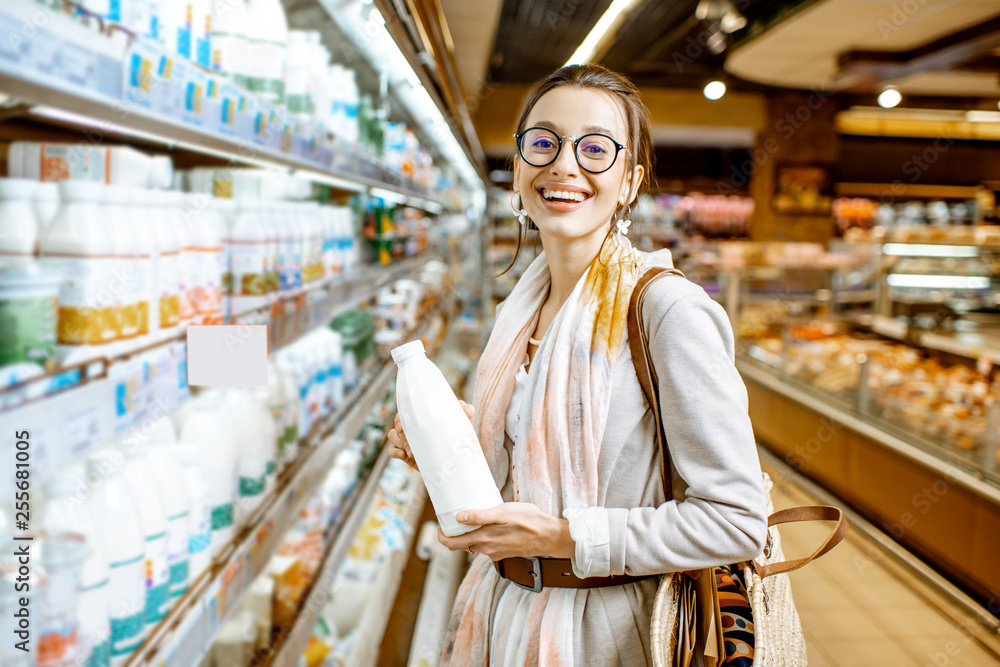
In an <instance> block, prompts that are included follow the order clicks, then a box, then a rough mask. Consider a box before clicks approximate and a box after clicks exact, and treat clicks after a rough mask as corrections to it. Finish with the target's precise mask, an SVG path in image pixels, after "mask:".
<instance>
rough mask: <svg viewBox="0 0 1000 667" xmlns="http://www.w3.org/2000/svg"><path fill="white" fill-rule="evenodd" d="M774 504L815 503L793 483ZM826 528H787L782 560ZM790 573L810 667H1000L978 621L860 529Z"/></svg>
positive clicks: (999, 651)
mask: <svg viewBox="0 0 1000 667" xmlns="http://www.w3.org/2000/svg"><path fill="white" fill-rule="evenodd" d="M772 499H773V500H774V505H775V507H776V508H777V509H781V508H782V507H788V506H791V505H811V504H817V501H816V499H814V498H812V497H810V496H809V495H807V494H806V493H805V492H804V491H803V490H802V489H800V488H799V487H797V486H794V485H792V484H791V483H785V484H783V485H781V486H777V485H776V486H775V489H774V491H773V492H772ZM827 530H828V528H826V527H825V526H824V525H823V524H817V525H815V526H812V525H808V524H797V525H786V526H783V527H782V530H781V537H782V547H783V549H784V552H785V556H786V557H798V556H800V555H804V554H807V553H809V552H811V551H812V550H813V549H815V547H816V546H818V544H819V540H821V539H822V536H823V535H824V534H825V532H826V531H827ZM789 576H790V577H791V581H792V591H793V595H794V596H795V603H796V606H797V608H798V610H799V615H800V616H801V618H802V627H803V631H804V633H805V635H806V642H807V645H808V650H809V665H810V667H868V666H871V667H876V666H878V667H986V666H995V665H1000V641H996V642H994V641H991V639H990V638H989V637H986V638H982V633H981V632H975V631H973V630H971V629H969V627H970V625H971V624H972V623H973V621H972V620H971V619H970V618H968V617H967V616H966V613H965V612H964V611H962V610H961V609H959V608H958V607H956V606H955V605H954V604H953V603H951V602H949V601H948V600H947V599H946V598H944V597H943V596H942V595H941V594H940V593H939V592H938V591H937V590H935V589H933V588H931V587H930V586H929V585H928V584H927V583H926V582H924V581H923V580H921V579H919V578H917V577H916V576H914V575H913V574H912V573H910V571H909V570H906V569H904V568H903V567H902V566H901V565H899V564H898V563H897V562H896V561H895V560H894V559H892V557H891V556H889V555H888V554H886V553H885V552H884V551H882V550H881V549H880V548H879V547H878V545H877V544H876V543H875V542H873V541H871V540H869V538H867V537H866V536H865V535H863V534H862V533H861V532H860V531H857V530H855V531H851V532H850V533H848V536H847V538H846V539H845V540H844V541H843V542H842V543H841V544H840V545H839V546H838V547H837V548H836V549H834V550H833V551H831V552H830V553H828V554H827V555H825V556H823V557H822V558H820V559H818V560H815V561H813V562H812V563H810V564H809V565H808V566H806V567H804V568H802V569H800V570H796V571H795V572H792V573H791V574H790V575H789ZM977 637H979V638H980V639H982V641H985V642H987V643H982V642H981V641H979V640H977ZM994 644H996V645H994Z"/></svg>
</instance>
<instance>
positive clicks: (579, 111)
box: [389, 65, 766, 667]
mask: <svg viewBox="0 0 1000 667" xmlns="http://www.w3.org/2000/svg"><path fill="white" fill-rule="evenodd" d="M515 140H516V143H517V149H518V154H517V157H516V159H515V168H514V173H515V176H514V196H513V198H512V205H513V207H514V210H515V213H517V214H518V215H519V216H520V218H521V220H522V225H524V223H525V222H526V221H527V219H530V221H531V222H533V223H534V224H535V225H537V227H538V230H539V236H540V238H541V242H542V247H543V249H544V252H543V253H541V254H540V255H539V256H538V258H537V259H535V261H534V262H533V263H532V264H531V266H530V267H529V268H528V269H527V270H526V272H525V273H524V275H523V276H522V277H521V279H520V280H519V281H518V283H517V286H516V287H515V288H514V290H513V292H512V293H511V295H510V297H509V298H508V299H507V300H506V301H505V302H504V303H503V304H502V308H500V309H498V314H497V319H496V324H495V325H494V328H493V332H492V334H491V335H490V339H489V342H488V343H487V345H486V349H485V351H484V352H483V355H482V358H481V360H480V362H479V368H478V371H477V374H476V384H475V399H474V403H475V406H474V409H473V408H472V407H470V406H467V407H466V412H467V413H468V414H469V415H470V418H472V419H473V421H474V423H475V425H476V429H477V432H478V434H479V439H480V442H481V444H482V446H483V450H484V451H485V453H486V457H487V460H488V461H489V463H490V466H491V468H492V470H493V475H494V477H495V479H496V482H497V485H498V487H499V488H500V489H501V491H502V494H503V498H504V501H505V503H504V504H503V505H500V506H499V507H495V508H493V509H488V510H477V511H468V512H465V513H464V514H465V515H466V516H464V517H463V516H461V514H460V515H459V517H458V518H459V521H462V522H463V523H467V524H472V525H479V526H481V527H480V528H477V529H475V530H472V531H470V532H469V533H466V534H465V535H461V536H459V537H454V538H449V537H445V536H444V535H443V534H440V535H439V538H440V540H441V542H442V543H443V544H445V545H446V546H447V547H449V548H450V549H453V550H458V549H463V550H466V551H469V552H471V553H474V554H479V555H478V556H477V557H476V558H475V560H474V561H473V563H472V566H471V567H470V569H469V573H468V575H467V576H466V578H465V580H464V582H463V583H462V586H461V589H460V590H459V593H458V597H457V600H456V602H455V608H454V612H453V616H452V621H451V625H450V627H449V630H448V634H447V637H446V642H445V647H444V655H443V657H442V664H444V665H456V666H462V667H464V666H466V665H514V664H517V665H551V666H560V667H562V666H569V665H588V666H594V665H627V666H629V665H646V664H651V659H650V647H649V621H650V614H651V612H652V605H653V597H654V594H655V592H656V588H657V584H658V578H657V577H656V576H655V575H658V574H661V573H664V572H674V571H684V570H691V569H695V568H702V567H708V566H713V565H721V564H725V563H733V562H737V561H743V560H747V559H749V558H752V557H754V556H756V555H757V554H758V553H759V552H760V550H761V548H762V545H763V541H764V538H765V536H766V532H765V531H766V520H765V498H764V489H763V484H762V480H761V470H760V463H759V460H758V458H757V451H756V447H755V444H754V438H753V432H752V430H751V427H750V420H749V418H748V416H747V395H746V388H745V387H744V385H743V382H742V380H741V379H740V376H739V374H738V373H737V371H736V368H735V366H734V364H733V355H734V349H733V347H734V344H733V333H732V330H731V328H730V325H729V320H728V319H727V317H726V314H725V312H724V311H723V310H722V308H721V307H719V306H718V305H717V304H716V303H715V302H714V301H712V300H711V299H710V298H709V297H708V295H707V294H706V293H705V292H704V290H702V289H701V287H698V286H697V285H695V284H693V283H691V282H689V281H686V280H684V279H682V278H680V277H667V278H663V279H660V280H658V281H657V282H656V283H654V284H653V286H652V287H651V289H650V290H649V291H648V292H647V294H646V296H645V301H644V307H643V314H644V325H645V328H646V331H647V334H648V336H649V341H648V343H649V348H650V350H651V354H652V358H653V362H654V367H655V370H656V373H657V376H658V380H659V393H660V401H661V405H662V410H663V421H664V427H665V429H666V434H667V439H668V442H669V446H670V452H671V457H672V460H673V465H674V482H673V483H674V495H675V497H676V498H680V499H683V500H674V499H667V498H664V497H663V486H662V483H661V480H660V472H659V470H660V469H659V465H660V461H659V457H660V454H659V451H658V450H657V447H656V444H655V439H654V438H655V429H656V426H655V425H656V422H655V421H654V420H656V419H657V418H658V417H659V416H658V415H657V414H655V413H653V412H652V410H651V409H650V407H649V405H648V404H647V403H646V401H645V399H644V398H643V395H642V392H641V389H640V385H639V382H638V380H637V378H636V374H635V371H634V368H633V365H632V361H631V356H630V353H629V346H628V343H627V340H626V315H627V312H628V304H629V297H630V296H631V292H632V288H633V286H634V285H635V283H636V281H637V280H638V279H639V277H640V276H641V275H642V274H643V272H644V271H645V270H646V269H648V268H650V267H653V266H666V267H669V266H671V259H670V253H669V251H667V250H661V251H659V252H655V253H652V254H645V253H640V252H638V251H635V250H633V249H632V247H631V245H630V244H629V242H628V239H627V237H626V236H625V232H627V230H628V224H629V216H630V213H631V207H632V205H633V204H634V202H635V200H636V197H637V195H638V193H639V190H640V188H641V186H642V185H643V182H644V181H645V180H646V179H647V178H648V176H649V174H650V170H651V164H650V152H651V146H650V133H649V118H648V112H647V111H646V108H645V107H644V105H643V103H642V102H641V100H640V99H639V94H638V91H637V89H636V88H635V86H633V85H632V83H631V82H629V81H628V80H627V79H625V78H624V77H623V76H621V75H619V74H616V73H613V72H611V71H609V70H607V69H604V68H603V67H599V66H594V65H582V66H581V65H574V66H569V67H564V68H562V69H560V70H558V71H557V72H555V73H554V74H552V75H551V76H549V77H548V78H547V79H545V80H544V81H542V82H541V83H540V84H538V85H537V86H536V87H535V89H534V90H533V91H532V93H531V94H530V95H529V96H528V99H527V101H526V102H525V104H524V109H523V111H522V112H521V116H520V119H519V120H518V125H517V134H516V135H515ZM522 233H523V232H522ZM389 439H390V441H391V443H392V447H393V449H392V455H393V456H395V457H396V458H401V459H403V460H406V461H407V462H409V463H410V464H411V465H413V459H412V456H411V453H410V451H409V449H408V447H407V443H406V438H405V435H404V434H403V433H402V432H401V428H400V426H399V423H398V422H397V424H396V428H395V429H394V430H393V431H391V432H390V434H389ZM539 580H540V581H539ZM515 584H516V585H515ZM529 587H530V588H533V589H535V590H529Z"/></svg>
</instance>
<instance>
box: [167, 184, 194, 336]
mask: <svg viewBox="0 0 1000 667" xmlns="http://www.w3.org/2000/svg"><path fill="white" fill-rule="evenodd" d="M166 195H167V199H166V214H167V218H168V219H169V220H170V222H171V227H172V228H173V230H174V233H175V234H176V236H177V247H178V250H179V255H178V257H179V263H178V266H179V267H180V271H179V272H178V278H179V284H178V286H177V294H178V297H179V299H178V304H179V306H180V324H181V326H182V327H183V326H186V325H188V324H192V323H194V322H195V300H196V299H197V295H198V253H197V252H196V250H195V247H194V240H193V238H192V234H191V222H190V221H191V219H192V217H193V216H196V215H197V211H196V210H192V211H188V210H185V206H184V203H185V198H184V193H182V192H177V191H176V190H167V192H166ZM195 224H196V223H195Z"/></svg>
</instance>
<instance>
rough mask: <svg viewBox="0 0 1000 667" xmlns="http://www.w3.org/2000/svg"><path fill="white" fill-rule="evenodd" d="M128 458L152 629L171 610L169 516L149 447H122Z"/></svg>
mask: <svg viewBox="0 0 1000 667" xmlns="http://www.w3.org/2000/svg"><path fill="white" fill-rule="evenodd" d="M119 449H120V451H121V453H122V455H123V456H124V457H125V469H124V473H123V474H124V478H125V483H126V484H127V485H128V489H129V491H130V492H131V494H132V498H133V499H134V500H135V507H136V509H137V510H138V511H139V520H140V521H141V523H142V531H143V536H144V540H145V568H146V611H145V623H146V627H147V628H151V627H153V626H154V625H156V624H157V623H159V622H160V621H162V620H163V617H164V616H166V615H167V612H168V611H169V610H170V564H169V559H168V555H167V554H168V550H167V512H166V509H165V508H164V503H163V492H162V490H161V489H160V484H159V482H157V480H156V476H155V475H154V474H153V471H152V469H151V468H150V466H149V461H148V460H147V459H146V445H145V443H140V442H128V443H125V442H123V443H121V445H119Z"/></svg>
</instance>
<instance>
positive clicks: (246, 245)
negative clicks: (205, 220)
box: [229, 199, 270, 314]
mask: <svg viewBox="0 0 1000 667" xmlns="http://www.w3.org/2000/svg"><path fill="white" fill-rule="evenodd" d="M259 204H260V200H259V199H241V200H239V201H238V202H237V206H238V210H237V213H236V217H235V220H234V222H233V226H232V228H231V230H230V233H229V249H230V267H231V269H230V271H231V274H232V284H233V296H232V299H231V307H232V309H233V311H234V313H237V314H238V313H241V312H243V311H246V310H248V309H252V308H258V307H260V306H262V305H263V304H264V303H265V302H266V297H267V294H268V293H269V287H270V277H269V276H270V261H269V259H268V247H269V246H268V229H267V228H265V227H264V226H263V225H262V224H261V223H260V215H259V212H258V207H259Z"/></svg>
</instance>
